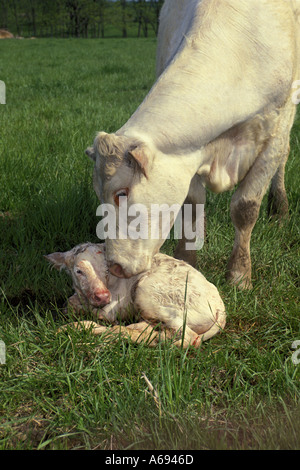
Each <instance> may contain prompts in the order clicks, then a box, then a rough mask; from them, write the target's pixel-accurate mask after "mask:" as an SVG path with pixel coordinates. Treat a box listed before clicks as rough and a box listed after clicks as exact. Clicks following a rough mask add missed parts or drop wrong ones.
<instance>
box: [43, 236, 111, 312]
mask: <svg viewBox="0 0 300 470" xmlns="http://www.w3.org/2000/svg"><path fill="white" fill-rule="evenodd" d="M45 258H46V259H47V260H48V261H49V262H50V263H51V264H53V266H54V267H55V268H56V269H59V270H60V269H66V270H67V272H68V273H69V274H70V275H71V277H72V280H73V287H74V289H75V292H76V293H77V295H79V297H80V298H84V300H86V301H87V302H88V303H89V304H91V305H93V306H94V307H103V306H104V305H107V304H108V303H109V302H110V301H111V294H110V292H109V290H108V289H107V276H108V270H107V264H106V259H105V245H104V244H103V243H102V244H91V243H83V244H81V245H77V246H75V247H74V248H72V250H70V251H66V252H63V253H62V252H56V253H51V254H49V255H46V256H45Z"/></svg>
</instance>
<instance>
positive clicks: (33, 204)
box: [0, 39, 300, 450]
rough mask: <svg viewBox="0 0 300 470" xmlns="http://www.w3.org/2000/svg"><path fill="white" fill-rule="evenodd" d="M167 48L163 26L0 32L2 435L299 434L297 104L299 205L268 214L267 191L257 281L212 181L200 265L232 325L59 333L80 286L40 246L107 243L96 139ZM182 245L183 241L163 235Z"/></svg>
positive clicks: (2, 441) (66, 441)
mask: <svg viewBox="0 0 300 470" xmlns="http://www.w3.org/2000/svg"><path fill="white" fill-rule="evenodd" d="M155 48H156V41H155V39H127V40H122V39H111V40H89V39H85V40H81V39H65V40H59V39H40V40H23V41H18V40H9V41H1V42H0V79H1V80H3V81H4V82H5V84H6V102H7V104H6V105H0V340H2V341H4V342H5V345H6V364H2V365H0V449H185V450H192V449H299V448H300V409H299V376H300V374H299V367H300V366H299V365H296V364H294V363H293V362H292V354H293V352H294V351H293V350H292V349H291V346H292V343H293V341H295V340H300V331H299V287H300V286H299V245H300V239H299V220H300V218H299V198H300V188H299V162H300V160H299V157H300V155H299V154H300V143H299V131H300V121H299V119H297V120H296V123H295V126H294V129H293V134H292V139H291V154H290V158H289V161H288V164H287V173H286V186H287V192H288V198H289V203H290V220H289V221H288V222H285V223H284V224H283V225H282V226H280V225H279V224H278V223H277V221H275V220H271V221H270V220H268V218H267V215H266V211H265V208H266V198H265V200H264V202H263V206H262V210H261V215H260V218H259V220H258V222H257V224H256V227H255V229H254V232H253V236H252V261H253V285H254V288H253V290H252V291H250V292H240V291H238V290H237V289H236V288H234V287H230V286H229V285H228V284H226V282H225V280H224V270H225V265H226V261H227V259H228V256H229V254H230V250H231V247H232V243H233V235H234V230H233V227H232V224H231V221H230V215H229V204H230V196H231V195H230V194H229V193H226V194H223V195H219V196H215V195H213V194H209V195H208V203H207V209H206V212H207V231H208V239H207V241H206V243H205V245H204V248H203V249H202V250H201V251H200V252H199V253H198V258H199V269H200V270H201V271H202V272H203V274H204V275H205V276H206V277H207V278H208V280H210V281H211V282H213V283H215V284H216V285H217V287H218V288H219V290H220V293H221V295H222V297H223V299H224V302H225V305H226V309H227V315H228V319H227V325H226V328H225V331H224V332H223V333H222V334H221V335H219V336H217V337H215V338H213V339H211V340H210V341H208V342H206V343H204V344H203V346H202V347H201V348H200V349H199V350H195V349H193V348H190V349H189V350H187V351H181V350H178V349H175V348H174V347H172V346H171V345H161V346H158V347H157V348H153V349H151V348H147V346H145V345H143V344H141V345H133V344H131V343H128V342H126V341H124V340H122V339H120V341H119V342H118V343H116V344H109V343H108V341H107V339H106V338H105V336H104V337H99V338H94V337H93V336H92V335H91V334H90V332H89V331H87V332H84V333H79V332H76V331H69V332H68V334H57V329H58V328H59V326H61V325H63V324H65V323H68V322H70V321H72V320H73V318H71V316H68V314H63V311H62V310H63V305H64V302H65V301H66V298H67V296H68V295H70V294H71V292H72V288H71V283H70V280H69V278H68V277H67V275H66V274H65V273H58V272H57V271H53V270H50V268H49V266H48V264H47V262H46V261H45V260H44V258H43V255H44V254H47V253H50V252H52V251H59V250H67V249H69V248H71V247H73V246H74V245H75V244H77V243H80V242H84V241H88V240H89V241H94V242H97V238H96V224H97V222H98V219H97V218H96V215H95V214H96V208H97V206H98V201H97V199H96V196H95V194H94V191H93V189H92V183H91V177H92V166H93V165H92V163H91V162H90V161H89V160H88V158H87V157H86V156H85V154H84V150H85V148H86V147H87V146H88V145H90V144H91V143H92V141H93V138H94V136H95V134H96V132H97V131H98V130H105V131H107V132H113V131H115V130H116V129H118V128H119V127H120V126H121V125H122V124H123V123H124V122H125V121H126V120H127V119H128V118H129V116H130V115H131V114H132V112H133V111H134V110H135V109H136V107H137V106H138V105H139V103H140V102H141V101H142V99H143V97H144V96H145V95H146V93H147V91H148V90H149V89H150V87H151V85H152V83H153V81H154V79H155V74H154V70H155V67H154V64H155ZM173 249H174V242H173V241H172V240H169V241H167V242H166V243H165V245H164V247H163V251H164V252H166V253H168V254H172V252H173ZM87 317H88V315H87ZM145 376H146V378H147V379H148V381H149V382H150V383H151V384H152V386H153V388H154V390H152V391H151V387H150V388H149V385H148V382H147V380H146V379H145Z"/></svg>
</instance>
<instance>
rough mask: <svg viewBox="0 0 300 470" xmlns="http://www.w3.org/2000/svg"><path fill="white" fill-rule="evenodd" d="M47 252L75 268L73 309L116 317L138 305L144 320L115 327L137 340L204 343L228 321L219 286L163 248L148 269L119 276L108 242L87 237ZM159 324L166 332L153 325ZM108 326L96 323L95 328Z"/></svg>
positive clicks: (50, 257)
mask: <svg viewBox="0 0 300 470" xmlns="http://www.w3.org/2000/svg"><path fill="white" fill-rule="evenodd" d="M46 258H47V259H48V260H49V261H50V262H51V263H52V264H53V265H54V266H55V267H56V268H57V269H66V270H67V271H68V272H69V274H71V276H72V279H73V286H74V289H75V294H74V295H73V296H72V297H70V299H69V304H70V305H71V306H72V308H73V309H75V310H77V311H79V310H84V309H87V308H89V309H90V310H92V312H93V313H94V314H95V316H96V317H97V318H98V319H102V320H103V319H104V320H106V321H108V322H110V323H116V321H117V320H118V319H120V320H125V319H126V318H128V316H129V313H130V312H129V311H130V309H129V307H130V305H133V307H134V308H135V310H137V311H139V312H140V317H141V319H142V320H143V321H142V322H140V323H136V324H132V325H129V326H128V327H120V326H117V327H114V329H115V330H118V331H119V332H120V333H121V334H122V335H124V336H126V335H127V336H130V337H132V339H133V340H135V341H139V340H140V338H142V339H143V340H144V339H146V338H150V337H151V344H150V345H154V344H156V343H157V341H159V339H163V338H162V336H163V337H164V338H166V337H167V338H170V337H174V338H175V344H176V345H178V346H181V345H183V347H187V346H188V345H189V344H192V345H194V346H195V347H199V346H200V344H201V342H202V341H203V340H206V339H209V338H211V337H212V336H214V335H215V334H217V333H218V332H219V331H220V329H223V328H224V327H225V322H226V314H225V307H224V304H223V301H222V299H221V297H220V295H219V292H218V290H217V288H216V287H215V286H214V285H213V284H211V283H210V282H208V281H207V280H206V279H205V277H204V276H203V275H202V274H201V273H200V272H199V271H197V270H196V269H194V268H192V267H191V266H190V265H189V264H187V263H185V262H184V261H179V260H175V259H174V258H171V257H170V256H167V255H164V254H162V253H158V254H157V255H155V256H154V258H153V263H152V267H151V269H150V270H149V271H147V272H145V273H142V274H138V275H136V276H133V277H131V278H129V279H120V278H117V277H115V276H113V275H112V274H110V272H109V271H108V269H107V264H106V258H105V244H104V243H101V244H92V243H83V244H81V245H78V246H76V247H75V248H73V249H72V250H70V251H67V252H65V253H52V254H50V255H47V256H46ZM158 324H160V325H161V326H162V327H163V335H160V334H159V332H158V331H157V330H155V329H154V328H155V326H157V325H158ZM104 330H105V327H100V326H98V325H96V327H95V333H97V332H98V333H100V332H102V331H104ZM145 330H146V332H145ZM142 333H143V334H142ZM183 333H184V338H182V335H183ZM141 334H142V335H141ZM181 338H182V339H181Z"/></svg>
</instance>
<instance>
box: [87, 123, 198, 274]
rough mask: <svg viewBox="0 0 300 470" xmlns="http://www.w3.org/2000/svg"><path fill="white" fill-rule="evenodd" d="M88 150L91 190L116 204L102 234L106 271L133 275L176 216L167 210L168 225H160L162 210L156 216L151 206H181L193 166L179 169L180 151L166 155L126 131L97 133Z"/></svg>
mask: <svg viewBox="0 0 300 470" xmlns="http://www.w3.org/2000/svg"><path fill="white" fill-rule="evenodd" d="M86 153H87V155H88V156H89V157H90V158H91V159H92V160H93V161H94V162H95V166H94V175H93V185H94V189H95V192H96V194H97V196H98V198H99V199H100V201H101V203H102V206H103V205H106V206H108V205H109V206H110V207H112V208H113V209H114V214H115V219H114V224H115V225H114V227H113V228H114V229H115V230H112V231H110V230H108V231H107V233H106V236H105V237H103V239H104V238H105V240H106V259H107V263H108V267H109V270H110V272H111V273H112V274H114V275H115V276H118V277H131V276H133V275H135V274H138V273H141V272H143V271H147V270H148V269H149V268H150V267H151V263H152V258H153V256H154V255H155V254H156V253H157V252H158V251H159V249H160V247H161V245H162V244H163V242H164V240H165V239H166V237H167V236H168V233H169V230H170V228H171V227H172V225H173V223H174V220H175V217H176V213H175V212H173V211H170V214H169V215H170V223H169V224H168V225H169V230H167V231H166V230H165V228H164V230H163V229H162V225H161V218H162V213H160V214H159V215H158V218H157V217H156V219H155V220H154V217H153V208H154V206H156V207H157V206H159V207H162V205H163V206H164V210H165V211H167V210H168V209H166V208H168V207H171V206H173V205H176V206H178V207H179V208H180V207H181V205H182V204H183V202H184V199H185V198H186V195H187V193H188V190H189V185H190V181H191V178H192V176H193V174H192V171H190V172H189V171H185V172H183V171H182V159H181V156H180V155H172V156H171V158H170V156H168V155H167V154H165V153H163V152H161V151H159V150H158V149H156V148H154V145H153V144H151V143H149V142H148V143H145V142H141V141H140V140H138V139H135V138H133V137H127V136H125V135H118V134H106V133H104V132H100V133H99V134H98V135H97V137H96V139H95V141H94V145H93V147H90V148H88V149H87V150H86ZM124 214H125V217H124ZM99 215H104V214H99ZM139 224H140V227H137V225H139ZM124 227H125V233H124ZM98 236H99V235H98ZM99 238H102V237H99Z"/></svg>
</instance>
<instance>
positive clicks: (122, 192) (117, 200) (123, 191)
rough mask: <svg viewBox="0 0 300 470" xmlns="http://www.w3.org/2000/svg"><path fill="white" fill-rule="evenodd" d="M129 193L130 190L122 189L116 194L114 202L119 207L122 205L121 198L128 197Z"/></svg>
mask: <svg viewBox="0 0 300 470" xmlns="http://www.w3.org/2000/svg"><path fill="white" fill-rule="evenodd" d="M128 192H129V190H128V188H122V189H119V190H118V191H116V192H115V194H114V201H115V203H116V205H117V206H119V204H120V198H121V197H127V196H128Z"/></svg>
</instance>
